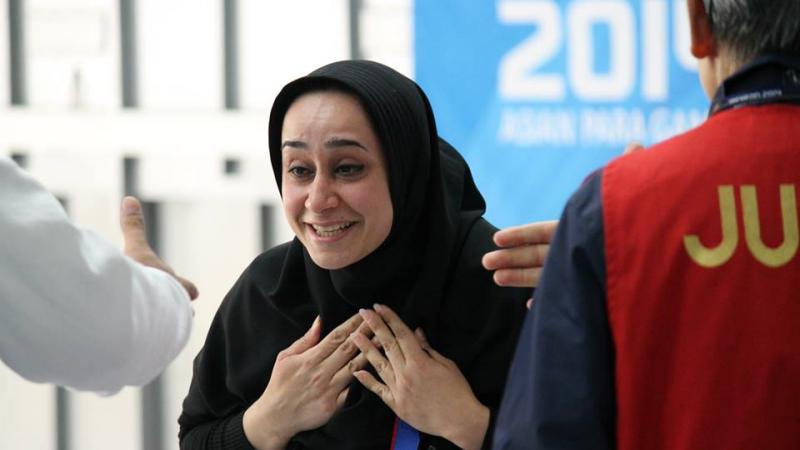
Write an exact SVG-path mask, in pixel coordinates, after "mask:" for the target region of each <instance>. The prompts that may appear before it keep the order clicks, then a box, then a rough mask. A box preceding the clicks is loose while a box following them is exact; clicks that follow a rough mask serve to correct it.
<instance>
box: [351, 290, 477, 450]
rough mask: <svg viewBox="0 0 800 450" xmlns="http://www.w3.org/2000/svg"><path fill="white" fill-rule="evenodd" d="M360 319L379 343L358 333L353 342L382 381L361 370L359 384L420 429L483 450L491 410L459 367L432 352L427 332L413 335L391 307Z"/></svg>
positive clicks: (377, 308) (366, 312)
mask: <svg viewBox="0 0 800 450" xmlns="http://www.w3.org/2000/svg"><path fill="white" fill-rule="evenodd" d="M360 313H361V316H362V317H363V318H364V321H365V322H366V323H367V325H369V327H370V328H371V329H372V331H373V332H374V333H375V338H373V340H370V339H369V338H367V337H366V336H364V335H363V334H356V333H354V334H353V335H351V337H352V339H353V342H354V343H355V344H356V346H358V348H359V349H360V350H361V352H362V354H363V355H364V356H365V357H366V358H367V361H369V363H370V364H372V366H373V367H375V369H376V371H377V373H378V376H379V377H380V379H381V380H380V381H379V380H376V379H375V377H374V376H372V374H370V373H369V372H367V371H364V370H360V371H357V372H355V373H354V375H355V377H356V378H357V379H358V381H359V382H361V384H363V385H364V386H365V387H366V388H367V389H369V390H370V391H372V392H374V393H375V394H376V395H378V396H379V397H380V398H381V399H382V400H383V402H384V403H386V405H387V406H389V408H391V409H392V411H394V413H395V414H397V416H398V417H399V418H400V419H402V420H403V421H405V422H406V423H408V424H409V425H411V426H412V427H414V428H415V429H417V430H419V431H422V432H424V433H427V434H431V435H436V436H441V437H443V438H445V439H447V440H449V441H450V442H452V443H454V444H456V445H458V446H459V447H461V448H464V449H479V448H480V447H481V445H482V443H483V439H484V436H485V434H486V430H487V428H488V426H489V408H487V407H486V406H484V405H483V404H481V403H480V401H478V399H477V398H476V397H475V395H474V394H473V393H472V389H471V388H470V386H469V383H468V382H467V380H466V379H465V378H464V375H462V374H461V371H460V370H459V369H458V366H456V364H455V363H454V362H453V361H451V360H450V359H448V358H446V357H444V356H443V355H441V354H440V353H438V352H437V351H436V350H434V349H433V348H431V346H430V345H429V344H428V342H427V340H426V339H425V335H424V334H423V333H422V330H421V329H419V328H418V329H417V330H416V332H412V331H411V329H409V328H408V326H406V324H405V323H403V321H402V320H401V319H400V317H398V316H397V314H395V313H394V311H392V310H391V309H390V308H388V307H387V306H382V305H375V310H374V311H372V310H361V311H360ZM374 340H377V342H378V344H379V345H380V346H381V347H382V348H383V349H384V353H385V355H384V354H382V353H381V351H380V350H379V349H378V347H376V345H375V344H374V343H373V342H372V341H374Z"/></svg>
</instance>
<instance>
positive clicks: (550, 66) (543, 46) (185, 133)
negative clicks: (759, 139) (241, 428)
mask: <svg viewBox="0 0 800 450" xmlns="http://www.w3.org/2000/svg"><path fill="white" fill-rule="evenodd" d="M0 11H2V13H0V154H4V155H10V156H12V157H13V158H14V159H15V160H16V161H17V162H18V163H19V164H20V165H21V166H23V167H25V168H26V169H27V170H29V171H30V172H31V173H32V174H33V175H34V176H35V177H36V178H38V179H39V180H41V181H42V182H43V183H44V184H45V185H46V186H47V187H48V188H49V189H50V190H51V191H52V192H53V193H54V194H55V195H56V196H57V197H58V198H59V199H60V200H61V202H62V204H63V205H64V207H65V208H66V210H67V211H68V213H69V214H70V215H71V217H72V218H73V219H74V220H75V221H77V222H78V223H79V224H81V225H83V226H86V227H90V228H93V229H95V230H97V231H99V232H100V233H101V234H103V235H104V236H106V237H108V238H109V239H111V240H112V241H115V242H121V239H120V233H119V229H118V224H117V221H118V208H119V202H120V199H121V197H122V196H123V195H126V194H134V195H137V196H139V197H140V198H141V199H142V200H143V201H144V202H145V209H146V211H145V212H146V215H147V219H148V228H149V236H150V239H151V243H152V245H153V246H154V247H155V248H156V249H157V251H158V252H159V253H160V254H161V255H162V256H163V257H164V258H165V259H166V260H167V261H168V262H169V263H170V264H171V265H172V266H173V267H174V268H175V269H176V271H177V272H179V273H180V274H182V275H184V276H186V277H188V278H190V279H192V280H193V281H195V282H196V284H197V285H198V287H199V289H200V293H201V296H200V298H199V299H198V300H197V301H196V302H195V303H194V308H195V311H196V315H195V322H194V331H193V334H192V338H191V340H190V342H189V345H188V346H187V348H186V349H185V350H184V352H183V353H182V354H181V355H180V357H179V358H178V359H177V360H176V361H175V362H174V363H173V364H172V365H171V366H170V368H169V369H167V370H166V371H165V372H164V374H163V375H161V377H159V378H158V379H157V380H155V381H154V382H153V383H151V384H150V385H148V386H146V387H144V388H141V389H131V388H128V389H125V390H123V391H122V392H120V393H119V394H117V395H115V396H113V397H110V398H101V397H98V396H96V395H93V394H82V393H74V392H70V391H68V390H64V389H59V388H54V387H52V386H42V385H36V384H32V383H28V382H25V381H24V380H22V379H21V378H20V377H18V376H17V375H16V374H14V373H13V372H11V371H10V370H9V369H7V368H6V367H4V366H2V365H1V364H0V402H2V407H0V449H3V450H5V449H9V450H10V449H42V450H50V449H53V450H93V449H98V450H99V449H109V448H113V449H120V450H142V449H144V450H162V449H177V448H178V445H177V438H176V436H177V423H176V420H177V417H178V415H179V412H180V404H181V401H182V399H183V397H184V395H185V394H186V391H187V389H188V385H189V380H190V379H191V363H192V359H193V358H194V355H195V354H196V353H197V352H198V350H199V349H200V347H201V346H202V343H203V340H204V338H205V334H206V331H207V329H208V326H209V323H210V321H211V318H212V317H213V314H214V313H215V312H216V309H217V307H218V305H219V302H220V301H221V299H222V297H223V296H224V295H225V293H226V291H227V289H228V288H229V287H230V286H231V285H232V283H233V282H234V281H235V279H236V277H237V276H238V275H239V273H240V272H241V271H242V270H243V268H244V267H245V266H246V265H247V264H248V263H249V262H250V261H251V260H252V259H253V258H254V257H255V256H256V255H257V254H258V253H260V252H261V251H263V250H265V249H267V248H269V247H271V246H273V245H275V244H277V243H280V242H283V241H286V240H288V239H290V238H291V236H292V235H291V232H290V230H289V229H288V226H287V225H286V223H285V221H284V219H283V214H282V209H281V207H280V202H279V196H278V192H277V189H276V187H275V183H274V180H273V178H272V172H271V170H270V168H269V163H268V158H267V118H268V113H269V108H270V106H271V103H272V100H273V98H274V96H275V95H276V94H277V92H278V90H279V89H280V88H281V87H282V86H283V85H284V84H285V83H286V82H288V81H290V80H292V79H294V78H297V77H299V76H302V75H304V74H306V73H308V72H309V71H311V70H313V69H315V68H317V67H319V66H321V65H323V64H325V63H328V62H332V61H336V60H341V59H348V58H366V59H373V60H377V61H380V62H383V63H385V64H388V65H390V66H392V67H394V68H395V69H397V70H399V71H400V72H402V73H404V74H406V75H408V76H410V77H412V78H415V79H416V80H417V81H418V82H419V83H420V84H421V85H422V87H423V88H424V89H425V91H426V92H427V93H428V95H429V97H430V98H431V101H432V103H433V106H434V111H435V114H436V117H437V123H438V126H439V131H440V134H441V135H442V136H443V137H445V138H446V139H448V140H449V141H451V142H452V143H453V144H455V145H456V147H457V148H458V149H460V150H461V151H462V153H464V155H465V156H466V158H467V160H468V161H469V163H470V166H471V168H472V170H473V173H474V175H475V178H476V181H477V183H478V186H479V188H480V189H481V191H482V192H483V193H484V195H485V196H486V198H487V203H488V205H489V209H488V213H487V215H488V217H489V219H490V220H492V221H494V222H495V223H496V224H497V225H499V226H508V225H513V224H518V223H523V222H526V221H531V220H541V219H548V218H557V217H558V213H559V212H560V210H561V208H562V207H563V204H564V202H565V201H566V199H567V197H568V195H569V194H570V193H571V192H572V191H574V190H575V188H577V186H578V185H579V184H580V182H581V180H582V179H583V178H584V177H585V176H586V175H587V174H588V173H589V172H590V171H591V170H593V169H595V168H597V167H600V166H601V165H602V164H604V163H606V162H607V161H608V160H609V159H610V158H613V157H614V156H616V155H618V154H619V153H621V151H622V149H623V147H624V146H625V144H627V143H628V142H629V141H631V140H638V141H640V142H643V143H645V144H650V143H653V142H656V141H658V140H661V139H664V138H667V137H669V136H671V135H673V134H675V133H678V132H681V131H683V130H685V129H687V128H689V127H691V126H693V125H695V124H697V123H699V122H700V121H702V120H703V118H704V116H705V110H706V108H707V101H706V100H705V97H704V95H703V94H702V92H701V90H700V88H699V86H698V83H697V81H696V77H697V74H696V65H695V63H694V61H693V60H692V58H691V55H690V54H689V53H688V50H689V43H688V32H687V28H686V26H685V25H686V24H685V22H684V19H685V18H684V16H683V15H684V14H685V1H684V0H469V1H465V0H417V1H414V0H283V1H277V0H0ZM0 238H7V237H0ZM0 314H2V311H0Z"/></svg>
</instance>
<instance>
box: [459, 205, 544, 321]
mask: <svg viewBox="0 0 800 450" xmlns="http://www.w3.org/2000/svg"><path fill="white" fill-rule="evenodd" d="M497 231H498V229H497V227H495V226H494V225H492V224H491V223H490V222H489V221H487V220H486V219H484V218H483V217H481V218H478V219H477V220H476V221H475V222H474V223H473V224H472V226H471V227H470V229H469V230H468V231H467V232H466V236H465V237H464V240H463V245H462V248H461V252H460V254H459V257H458V262H457V264H456V273H455V276H454V279H453V288H455V290H458V291H462V292H465V293H469V295H466V296H465V299H464V300H465V301H467V302H469V303H475V304H478V303H485V302H492V301H493V300H494V299H497V298H503V299H508V300H514V301H517V300H520V301H522V302H523V303H524V300H527V299H528V298H530V294H531V292H530V289H529V288H509V287H501V286H498V285H497V284H495V282H494V278H493V274H492V272H490V271H488V270H486V268H485V267H483V263H482V260H483V256H484V255H485V254H486V253H488V252H491V251H493V250H497V249H498V247H497V245H496V244H495V243H494V234H495V233H496V232H497ZM485 297H491V298H485ZM490 306H491V303H490Z"/></svg>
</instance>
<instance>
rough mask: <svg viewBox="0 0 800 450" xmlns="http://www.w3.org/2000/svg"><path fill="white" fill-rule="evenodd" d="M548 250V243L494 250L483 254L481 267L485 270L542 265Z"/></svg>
mask: <svg viewBox="0 0 800 450" xmlns="http://www.w3.org/2000/svg"><path fill="white" fill-rule="evenodd" d="M549 251H550V244H535V245H522V246H519V247H511V248H506V249H502V250H495V251H493V252H489V253H487V254H485V255H483V267H485V268H486V269H487V270H497V269H511V268H520V269H524V268H532V267H542V266H543V265H544V261H545V259H547V254H548V252H549Z"/></svg>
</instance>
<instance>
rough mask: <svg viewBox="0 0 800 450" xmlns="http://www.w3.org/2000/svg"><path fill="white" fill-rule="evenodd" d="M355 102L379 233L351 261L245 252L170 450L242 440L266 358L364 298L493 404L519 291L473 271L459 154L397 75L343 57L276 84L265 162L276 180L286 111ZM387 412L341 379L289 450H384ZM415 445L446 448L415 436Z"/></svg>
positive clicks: (466, 185)
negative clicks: (384, 190) (371, 146)
mask: <svg viewBox="0 0 800 450" xmlns="http://www.w3.org/2000/svg"><path fill="white" fill-rule="evenodd" d="M330 89H333V90H338V91H343V92H345V93H348V94H351V95H353V96H355V97H356V98H357V99H358V100H359V102H360V103H361V105H362V107H363V108H364V110H365V111H366V113H367V116H368V117H369V119H370V122H371V125H372V126H373V127H374V131H375V134H376V135H377V136H378V139H379V140H380V143H381V147H382V149H383V152H384V157H385V160H386V162H387V173H388V183H389V191H390V197H391V201H392V207H393V213H394V216H393V222H392V228H391V231H390V232H389V236H388V237H387V239H386V240H385V241H384V242H383V243H382V244H381V245H380V246H379V247H378V249H376V250H375V251H374V252H372V253H371V254H369V255H368V256H366V257H365V258H363V259H362V260H360V261H358V262H356V263H354V264H352V265H350V266H348V267H345V268H343V269H340V270H325V269H323V268H321V267H319V266H317V265H316V264H315V263H314V262H313V261H312V260H311V258H310V256H309V255H308V252H307V251H306V249H305V247H304V246H303V245H302V243H301V242H300V241H299V240H298V239H297V238H295V239H294V240H293V241H291V242H289V243H286V244H283V245H280V246H278V247H275V248H273V249H271V250H269V251H267V252H265V253H263V254H262V255H260V256H259V257H258V258H256V260H255V261H253V263H252V264H251V265H250V266H249V267H248V268H247V269H246V270H245V272H244V273H243V274H242V276H241V277H240V278H239V280H238V281H237V282H236V284H235V285H234V286H233V288H231V290H230V292H229V293H228V295H227V296H226V298H225V299H224V300H223V302H222V305H221V306H220V309H219V311H218V312H217V315H216V316H215V318H214V321H213V323H212V325H211V328H210V330H209V333H208V337H207V338H206V343H205V345H204V347H203V350H202V351H201V352H200V353H199V354H198V356H197V358H196V359H195V366H194V377H193V379H192V385H191V387H190V390H189V394H188V396H187V397H186V400H185V401H184V403H183V413H182V415H181V417H180V419H179V423H180V425H181V430H180V437H181V448H184V449H186V448H247V447H248V446H247V443H246V439H245V438H244V434H243V431H242V425H241V424H242V412H243V411H244V410H245V409H246V408H247V407H249V406H250V405H251V404H252V403H253V402H255V401H256V400H257V399H258V398H259V396H260V395H261V394H262V392H263V391H264V389H265V387H266V385H267V384H268V383H269V377H270V373H271V371H272V367H273V365H274V364H275V359H276V357H277V354H278V353H279V352H280V351H281V350H283V349H285V348H286V347H288V346H289V345H290V344H291V343H292V342H293V341H294V340H296V339H298V338H299V337H300V336H302V334H303V333H304V332H305V331H306V330H307V329H308V327H309V326H310V325H311V322H312V321H313V320H314V316H316V315H317V314H319V315H320V317H321V320H322V326H323V333H324V334H327V333H328V332H329V331H330V330H332V329H333V328H335V327H336V326H338V325H339V324H341V323H342V322H343V321H345V320H346V319H347V318H349V317H350V316H352V315H353V314H355V313H356V312H357V311H358V308H361V307H366V308H369V307H371V306H372V304H373V303H375V302H380V303H384V304H388V305H390V306H391V307H392V308H393V309H394V310H395V311H397V312H399V313H400V315H401V317H402V318H403V320H404V321H405V322H406V323H407V324H408V325H409V326H411V327H412V328H414V327H416V326H421V327H423V329H424V330H425V332H426V334H427V335H428V338H429V340H430V342H431V344H432V345H433V346H434V348H436V349H437V350H438V351H440V352H441V353H442V354H444V355H445V356H447V357H449V358H451V359H452V360H454V361H455V362H456V363H457V364H458V366H459V368H460V369H461V371H462V372H463V374H464V376H465V377H466V378H467V380H468V381H469V383H470V386H471V387H472V389H473V392H474V393H475V395H476V396H477V397H478V399H479V400H480V401H481V402H482V403H483V404H485V405H487V406H488V407H489V408H495V407H497V406H499V403H500V399H501V396H502V387H503V385H504V383H505V377H506V371H507V369H508V366H509V364H510V361H511V358H512V356H513V350H514V346H515V343H516V337H517V335H518V333H519V329H520V327H521V324H522V318H523V315H524V311H525V309H524V302H525V300H526V299H527V298H528V297H529V296H530V291H529V290H527V289H507V288H499V287H497V286H496V285H495V284H494V283H493V281H492V278H491V274H490V273H489V272H487V271H485V270H484V269H483V268H482V267H481V265H480V260H481V257H482V256H483V255H484V254H485V253H486V252H487V251H490V250H493V249H494V245H493V244H492V233H493V232H494V231H495V229H494V227H492V226H491V225H490V224H489V223H488V222H486V221H485V220H484V219H483V218H482V215H483V212H484V210H485V204H484V201H483V198H482V197H481V195H480V193H479V192H478V190H477V188H476V187H475V183H474V182H473V180H472V175H471V174H470V171H469V168H468V167H467V165H466V163H465V162H464V160H463V158H462V157H461V156H460V155H459V154H458V153H457V152H456V151H455V150H454V149H453V148H452V147H451V146H450V145H449V144H447V143H446V142H445V141H443V140H441V139H440V138H439V137H438V136H437V133H436V124H435V122H434V119H433V114H432V112H431V107H430V104H429V102H428V99H427V98H426V97H425V94H424V93H423V92H422V90H421V89H420V88H419V87H418V86H417V85H416V84H415V83H414V82H413V81H411V80H410V79H408V78H406V77H405V76H403V75H401V74H399V73H398V72H396V71H394V70H392V69H390V68H388V67H386V66H383V65H381V64H378V63H374V62H368V61H343V62H337V63H333V64H330V65H327V66H325V67H322V68H320V69H318V70H316V71H314V72H312V73H311V74H309V75H308V76H306V77H303V78H300V79H298V80H296V81H293V82H291V83H289V84H288V85H286V86H285V87H284V89H283V90H282V91H281V92H280V94H278V97H277V99H276V100H275V103H274V105H273V108H272V112H271V115H270V120H269V147H270V158H271V160H272V167H273V170H274V173H275V178H276V180H277V182H278V185H279V186H280V185H281V170H282V169H281V167H282V165H281V132H282V128H283V120H284V116H285V115H286V111H287V110H288V108H289V106H290V105H291V104H292V102H293V101H295V100H296V99H297V98H298V97H299V96H301V95H303V94H305V93H308V92H312V91H318V90H330ZM394 420H395V416H394V413H393V412H392V411H391V410H390V409H389V408H388V407H387V406H386V405H384V404H383V402H382V401H381V400H380V399H379V398H378V397H377V396H375V395H373V394H372V393H371V392H369V391H368V390H366V389H365V388H363V387H362V386H361V385H360V384H359V383H358V382H357V381H354V382H353V383H352V384H351V386H350V389H349V392H348V397H347V399H346V401H345V405H344V407H342V408H341V409H340V410H339V411H337V412H336V413H335V414H334V415H333V417H332V418H331V419H330V421H329V422H328V423H327V424H325V425H324V426H322V427H320V428H318V429H315V430H309V431H306V432H302V433H300V434H298V435H296V436H294V438H293V439H292V441H291V443H290V444H289V448H290V449H294V448H311V449H341V448H346V449H387V448H388V447H389V442H390V440H391V438H392V425H393V423H394ZM423 442H426V443H427V444H426V445H429V444H433V445H435V446H436V447H438V448H440V449H446V448H454V447H453V446H452V444H450V443H448V442H446V441H444V440H443V439H441V438H436V437H432V436H423Z"/></svg>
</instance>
